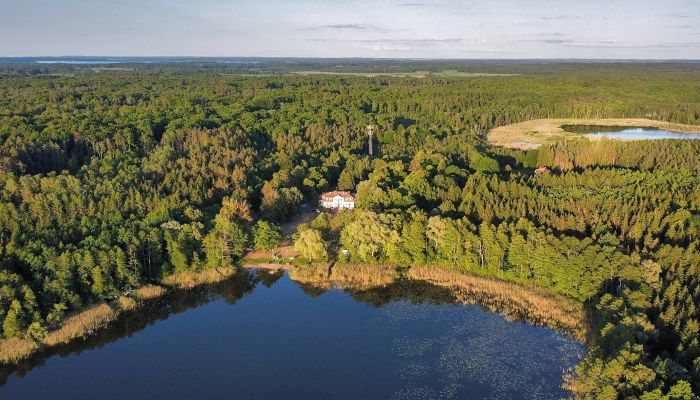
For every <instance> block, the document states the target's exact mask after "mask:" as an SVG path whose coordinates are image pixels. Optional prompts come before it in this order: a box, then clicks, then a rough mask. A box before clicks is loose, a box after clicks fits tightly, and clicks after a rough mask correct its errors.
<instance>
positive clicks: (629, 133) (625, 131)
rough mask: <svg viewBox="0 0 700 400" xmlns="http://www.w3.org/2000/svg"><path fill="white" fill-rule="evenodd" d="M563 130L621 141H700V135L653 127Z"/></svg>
mask: <svg viewBox="0 0 700 400" xmlns="http://www.w3.org/2000/svg"><path fill="white" fill-rule="evenodd" d="M562 129H564V130H565V131H567V132H571V133H580V134H584V135H586V136H587V137H591V138H598V137H606V138H610V139H620V140H659V139H686V140H688V139H695V140H697V139H700V133H679V132H673V131H668V130H664V129H659V128H653V127H626V126H603V125H563V126H562Z"/></svg>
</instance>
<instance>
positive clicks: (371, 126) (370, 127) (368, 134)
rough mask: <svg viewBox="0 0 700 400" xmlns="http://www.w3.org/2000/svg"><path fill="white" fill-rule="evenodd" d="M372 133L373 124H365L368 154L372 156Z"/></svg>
mask: <svg viewBox="0 0 700 400" xmlns="http://www.w3.org/2000/svg"><path fill="white" fill-rule="evenodd" d="M373 135H374V125H367V137H368V139H369V156H370V157H372V136H373Z"/></svg>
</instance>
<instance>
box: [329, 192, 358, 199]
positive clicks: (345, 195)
mask: <svg viewBox="0 0 700 400" xmlns="http://www.w3.org/2000/svg"><path fill="white" fill-rule="evenodd" d="M335 196H342V197H343V199H345V200H354V199H355V197H353V195H351V194H350V193H349V192H341V191H338V190H336V191H333V192H326V193H322V194H321V197H335Z"/></svg>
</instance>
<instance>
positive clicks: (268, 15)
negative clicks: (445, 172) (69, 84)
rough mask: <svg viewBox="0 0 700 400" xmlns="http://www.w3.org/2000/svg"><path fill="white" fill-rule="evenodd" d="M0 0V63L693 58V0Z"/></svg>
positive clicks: (698, 47)
mask: <svg viewBox="0 0 700 400" xmlns="http://www.w3.org/2000/svg"><path fill="white" fill-rule="evenodd" d="M0 1H1V2H2V3H3V4H2V6H1V7H0V37H2V38H3V39H2V40H0V56H32V55H117V56H129V55H131V56H149V55H162V56H298V57H390V58H395V57H396V58H636V59H679V58H680V59H700V0H663V1H661V0H657V1H650V0H637V1H631V0H606V1H603V0H538V1H535V0H472V1H450V0H434V1H432V0H374V1H372V0H357V1H351V0H337V1H333V0H326V1H321V0H300V1H293V0H287V1H282V0H248V1H239V0H198V1H195V0H169V1H166V0H152V1H146V0H141V1H137V0H109V1H107V0H14V1H13V0H0Z"/></svg>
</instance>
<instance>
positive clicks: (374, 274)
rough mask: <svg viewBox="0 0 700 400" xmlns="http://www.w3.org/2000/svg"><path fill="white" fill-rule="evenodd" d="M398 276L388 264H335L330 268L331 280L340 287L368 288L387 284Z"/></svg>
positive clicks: (394, 269)
mask: <svg viewBox="0 0 700 400" xmlns="http://www.w3.org/2000/svg"><path fill="white" fill-rule="evenodd" d="M398 278H399V274H398V273H397V272H396V268H395V267H394V266H390V265H367V264H361V265H352V264H336V265H334V266H333V268H331V276H330V279H331V281H332V282H333V283H334V284H335V285H336V286H338V287H339V288H341V289H352V290H368V289H373V288H376V287H384V286H388V285H390V284H392V283H394V282H395V281H396V279H398Z"/></svg>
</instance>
